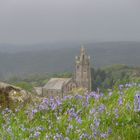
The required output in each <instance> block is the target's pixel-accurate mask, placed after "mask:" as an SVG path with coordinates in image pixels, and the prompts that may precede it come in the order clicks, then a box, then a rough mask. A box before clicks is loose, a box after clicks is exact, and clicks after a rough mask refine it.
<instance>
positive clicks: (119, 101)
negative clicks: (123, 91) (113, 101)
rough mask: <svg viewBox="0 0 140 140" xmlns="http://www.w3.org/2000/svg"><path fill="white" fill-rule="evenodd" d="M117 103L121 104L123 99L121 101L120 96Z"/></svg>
mask: <svg viewBox="0 0 140 140" xmlns="http://www.w3.org/2000/svg"><path fill="white" fill-rule="evenodd" d="M118 104H119V105H122V104H123V101H122V98H121V97H120V98H119V99H118Z"/></svg>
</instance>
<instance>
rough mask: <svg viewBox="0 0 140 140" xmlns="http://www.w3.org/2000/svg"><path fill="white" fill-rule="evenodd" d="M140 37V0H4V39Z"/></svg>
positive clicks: (0, 7) (0, 4) (0, 24)
mask: <svg viewBox="0 0 140 140" xmlns="http://www.w3.org/2000/svg"><path fill="white" fill-rule="evenodd" d="M57 41H61V42H63V41H82V42H84V41H86V42H88V41H90V42H94V41H140V0H0V43H12V44H13V43H14V44H35V43H42V42H43V43H44V42H57Z"/></svg>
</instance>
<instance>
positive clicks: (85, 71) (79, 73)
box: [75, 46, 91, 91]
mask: <svg viewBox="0 0 140 140" xmlns="http://www.w3.org/2000/svg"><path fill="white" fill-rule="evenodd" d="M75 59H76V60H75V82H76V84H77V86H78V87H82V88H84V89H87V90H88V91H91V67H90V56H88V55H87V53H86V50H85V48H84V47H83V46H82V47H81V51H80V56H76V57H75Z"/></svg>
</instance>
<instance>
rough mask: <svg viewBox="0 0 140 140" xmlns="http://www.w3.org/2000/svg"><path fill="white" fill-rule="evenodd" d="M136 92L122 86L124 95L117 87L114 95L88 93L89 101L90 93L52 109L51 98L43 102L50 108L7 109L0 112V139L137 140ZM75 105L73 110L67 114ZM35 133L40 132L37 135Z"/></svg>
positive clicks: (139, 115) (139, 116)
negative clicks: (96, 95) (91, 94)
mask: <svg viewBox="0 0 140 140" xmlns="http://www.w3.org/2000/svg"><path fill="white" fill-rule="evenodd" d="M135 91H140V87H139V86H131V87H129V88H123V89H122V90H121V92H122V94H120V93H119V92H120V91H119V90H118V88H114V90H113V91H112V95H111V96H109V95H108V91H106V92H105V93H104V94H103V96H100V97H99V99H96V100H95V99H94V97H91V96H89V98H88V102H87V100H86V99H87V98H86V96H87V95H86V96H83V97H82V99H80V97H79V98H78V97H77V96H75V97H71V98H66V99H65V100H63V101H61V104H59V105H57V106H56V107H54V108H53V109H52V106H51V103H50V101H49V103H48V105H46V104H45V105H44V104H43V106H45V107H48V108H47V109H38V107H36V109H37V112H36V113H32V111H29V113H28V115H27V114H26V113H25V110H19V111H17V112H8V110H7V111H4V112H2V113H3V114H2V113H1V114H0V124H1V125H0V139H2V140H3V139H6V140H12V139H14V140H21V139H27V140H28V139H33V140H45V139H51V140H53V139H58V140H60V137H62V139H70V140H78V139H80V138H81V139H82V140H87V139H91V140H92V139H98V140H100V139H109V140H118V139H120V140H138V139H140V112H135V110H134V105H133V104H134V96H135V94H136V93H135ZM119 98H121V99H122V104H121V105H119V104H118V100H119ZM52 104H56V101H52ZM128 104H129V108H127V106H128ZM101 105H102V106H103V107H104V108H103V107H101ZM72 108H73V109H74V111H73V112H71V113H68V112H69V111H68V110H70V109H71V110H72ZM93 108H94V109H93ZM91 109H93V110H91ZM115 110H118V111H117V112H115ZM92 111H93V112H92ZM72 116H73V117H72ZM78 120H79V121H78ZM109 130H111V131H109ZM36 133H39V135H38V136H36V135H37V134H36ZM46 135H47V136H48V137H47V138H46ZM82 135H83V137H82Z"/></svg>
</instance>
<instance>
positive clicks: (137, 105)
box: [134, 94, 140, 112]
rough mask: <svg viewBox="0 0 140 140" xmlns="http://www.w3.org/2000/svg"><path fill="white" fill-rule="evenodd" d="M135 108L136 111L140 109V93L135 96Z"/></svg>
mask: <svg viewBox="0 0 140 140" xmlns="http://www.w3.org/2000/svg"><path fill="white" fill-rule="evenodd" d="M134 109H135V111H136V112H139V111H140V94H136V95H135V96H134Z"/></svg>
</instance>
